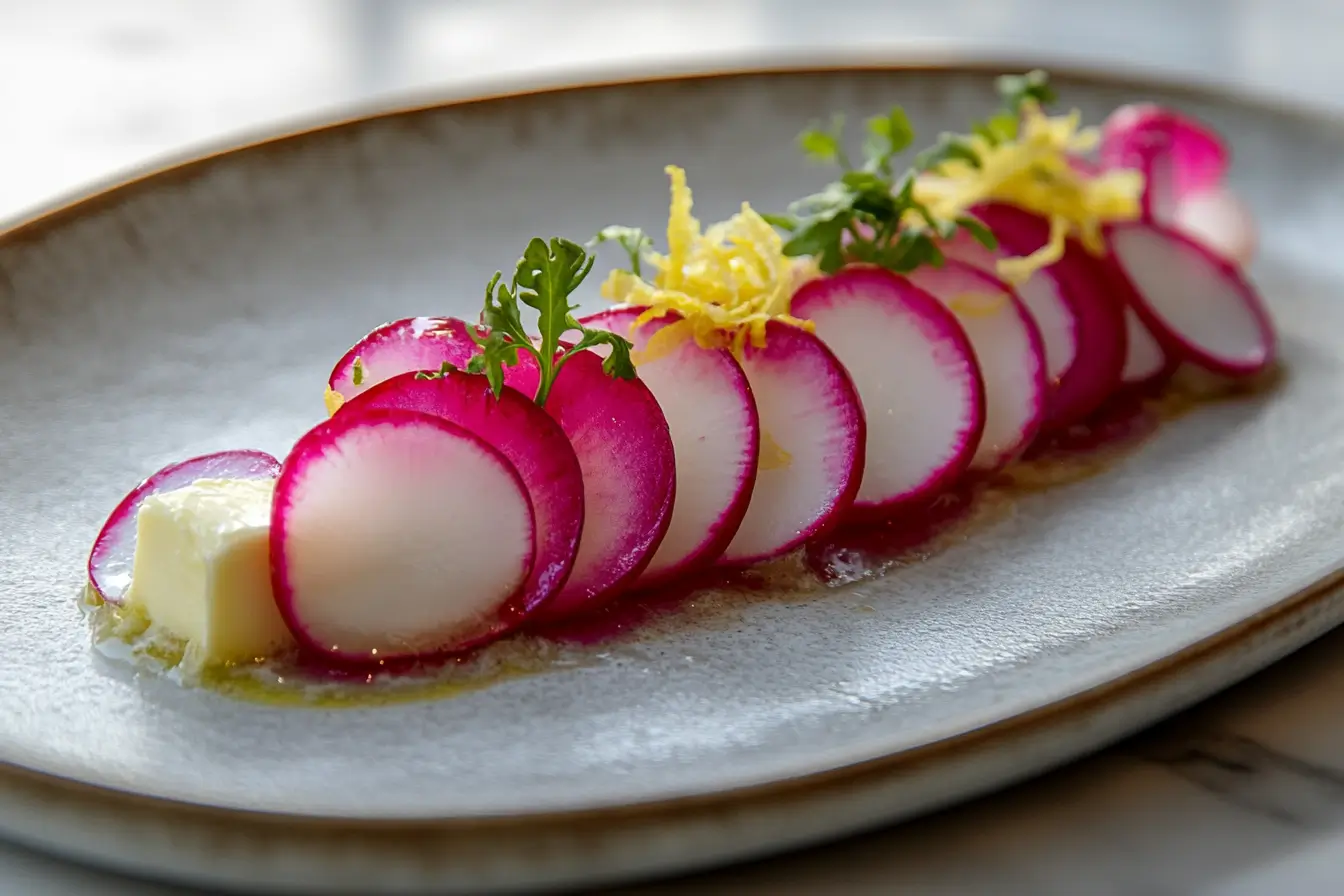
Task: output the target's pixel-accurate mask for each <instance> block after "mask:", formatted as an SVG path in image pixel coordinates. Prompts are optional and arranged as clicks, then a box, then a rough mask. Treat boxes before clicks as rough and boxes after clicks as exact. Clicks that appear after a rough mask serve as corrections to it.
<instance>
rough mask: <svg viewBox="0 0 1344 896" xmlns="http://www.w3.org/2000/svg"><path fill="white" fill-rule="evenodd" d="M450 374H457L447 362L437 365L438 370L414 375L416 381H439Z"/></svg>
mask: <svg viewBox="0 0 1344 896" xmlns="http://www.w3.org/2000/svg"><path fill="white" fill-rule="evenodd" d="M450 373H457V368H456V367H454V366H453V365H452V364H450V363H448V362H447V361H444V362H443V363H442V364H440V365H439V369H438V370H421V371H419V372H418V373H416V375H415V378H416V379H418V380H441V379H444V378H445V377H447V376H448V374H450Z"/></svg>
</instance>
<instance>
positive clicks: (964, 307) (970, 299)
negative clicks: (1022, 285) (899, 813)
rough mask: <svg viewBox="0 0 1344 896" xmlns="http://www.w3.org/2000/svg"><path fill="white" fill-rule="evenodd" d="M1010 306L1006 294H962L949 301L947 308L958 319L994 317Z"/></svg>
mask: <svg viewBox="0 0 1344 896" xmlns="http://www.w3.org/2000/svg"><path fill="white" fill-rule="evenodd" d="M1006 304H1008V296H1007V294H1006V293H1001V292H998V293H993V292H962V293H957V294H956V295H954V296H952V297H951V298H949V299H948V300H947V307H948V308H950V309H951V310H952V313H953V314H956V315H957V316H958V317H993V316H994V315H996V314H998V313H999V312H1000V311H1002V310H1003V307H1004V305H1006Z"/></svg>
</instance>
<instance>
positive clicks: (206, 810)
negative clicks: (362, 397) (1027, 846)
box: [0, 48, 1344, 835]
mask: <svg viewBox="0 0 1344 896" xmlns="http://www.w3.org/2000/svg"><path fill="white" fill-rule="evenodd" d="M842 55H843V57H844V61H841V59H840V57H841V56H842ZM891 55H892V53H891V51H890V50H888V51H885V52H879V53H877V54H871V53H870V54H864V53H859V54H855V53H854V52H852V51H849V50H845V51H843V52H835V51H821V52H817V51H808V52H805V53H801V54H796V53H788V52H774V51H771V52H768V53H765V54H760V55H759V56H758V57H753V56H752V54H746V55H744V54H733V53H723V54H715V55H714V56H713V57H710V58H709V61H708V64H707V63H706V61H705V60H704V59H694V60H689V61H686V60H681V61H673V62H667V61H662V62H660V61H656V60H655V61H652V62H644V63H630V62H624V63H615V64H612V65H604V66H595V67H592V68H586V69H574V68H570V69H565V70H564V71H563V72H560V73H558V74H559V76H558V77H557V76H556V74H549V75H548V74H547V73H532V74H523V75H505V76H495V77H488V78H482V79H479V80H472V81H463V82H460V83H458V84H456V85H453V86H449V87H448V88H447V89H444V88H443V87H438V88H433V89H430V90H423V91H421V90H417V91H406V92H403V93H402V94H399V95H398V96H395V97H392V98H383V99H380V100H374V101H371V102H362V103H358V104H353V105H352V106H347V107H345V108H346V110H347V111H346V113H344V114H335V115H334V114H331V112H330V111H325V112H323V111H320V112H317V113H314V114H311V115H302V116H292V117H290V118H288V119H286V121H285V122H282V123H280V124H269V125H263V126H260V127H252V128H246V129H243V130H241V131H234V132H231V135H226V136H224V137H222V138H219V139H216V140H210V141H204V142H202V143H201V144H199V145H193V146H189V147H187V148H186V149H183V150H181V151H178V152H174V153H170V154H168V155H166V156H164V157H162V158H160V159H159V160H157V161H153V162H150V163H148V164H147V165H144V166H139V167H136V168H132V169H130V170H125V171H121V172H116V173H113V174H112V175H110V176H108V177H107V178H103V179H99V180H97V181H94V182H93V183H91V184H89V185H86V186H84V187H81V188H76V189H74V190H72V191H69V192H67V193H65V194H62V195H60V196H58V197H56V198H54V199H53V200H51V201H50V202H48V203H45V204H43V205H41V206H39V207H37V208H36V209H33V210H30V211H28V212H27V213H25V214H23V215H22V216H21V217H19V218H18V219H16V220H13V221H0V251H3V250H6V249H9V248H12V247H16V246H20V245H23V244H25V243H28V242H32V241H36V240H40V239H42V238H43V237H44V236H46V235H47V234H48V233H50V232H53V231H56V230H59V229H60V228H62V227H63V226H68V225H69V224H72V223H75V222H77V221H79V220H80V219H82V218H85V217H87V216H89V215H93V214H97V213H98V212H99V211H101V210H103V209H104V208H106V207H108V206H111V205H114V204H116V203H118V202H121V201H124V200H126V199H130V198H133V197H134V196H135V195H137V193H138V192H139V191H149V190H154V189H157V188H159V187H162V186H164V185H169V184H172V183H174V182H176V181H178V180H179V179H186V178H190V177H194V176H198V175H201V174H204V173H206V172H207V171H208V170H209V169H210V168H211V167H212V166H213V165H215V164H220V163H223V162H226V161H228V160H230V159H232V158H234V157H236V156H239V155H243V154H249V153H265V152H268V151H272V150H275V149H280V148H283V147H286V146H289V145H292V144H294V143H297V142H300V141H302V140H305V139H309V138H313V137H319V136H323V135H327V134H330V133H333V132H337V131H340V130H342V129H345V128H355V127H361V126H365V125H368V124H371V123H375V122H378V121H387V120H395V119H399V118H405V117H410V116H415V115H418V114H423V113H432V112H436V111H441V110H445V109H451V108H456V107H464V106H474V105H480V104H486V103H495V102H507V101H511V100H517V99H526V98H529V97H542V96H558V95H563V94H573V93H581V92H588V91H595V90H602V89H607V88H616V87H640V86H648V85H657V84H673V83H679V82H708V81H725V80H736V79H746V78H754V77H769V76H796V75H837V74H838V75H844V74H864V73H875V74H882V73H887V74H891V73H914V74H918V73H945V74H946V73H961V74H980V75H992V74H997V73H1000V72H1003V71H1008V70H1017V69H1023V70H1025V69H1029V68H1037V67H1046V68H1049V69H1050V70H1051V72H1052V74H1057V75H1059V76H1061V77H1063V78H1066V79H1068V80H1071V81H1075V82H1080V83H1083V84H1087V85H1091V86H1106V87H1125V88H1132V89H1134V90H1136V91H1148V90H1153V91H1162V92H1165V93H1168V94H1176V95H1178V96H1181V97H1185V98H1189V99H1192V100H1219V101H1222V102H1229V103H1235V104H1237V105H1240V106H1243V107H1247V108H1251V109H1256V110H1259V111H1264V112H1272V113H1274V114H1277V115H1280V116H1287V117H1291V118H1297V119H1302V120H1306V121H1311V122H1315V123H1322V122H1324V123H1329V124H1333V125H1337V126H1341V127H1344V112H1334V111H1330V110H1327V109H1320V108H1313V107H1312V106H1311V105H1310V104H1306V103H1293V102H1292V101H1291V100H1289V101H1285V100H1284V99H1283V98H1280V97H1276V96H1274V95H1272V94H1261V93H1258V92H1256V91H1254V90H1250V89H1247V88H1245V87H1243V86H1240V85H1226V84H1219V83H1217V82H1216V81H1211V80H1205V79H1201V78H1198V77H1194V76H1187V75H1184V74H1181V75H1176V76H1164V75H1161V74H1157V73H1153V72H1148V71H1146V70H1143V69H1136V70H1126V69H1125V68H1124V67H1122V66H1117V65H1115V64H1111V63H1106V62H1102V63H1095V64H1093V63H1089V62H1088V61H1087V60H1083V59H1078V58H1073V57H1068V56H1063V57H1060V56H1058V54H1027V53H1022V52H1013V53H997V52H995V51H992V50H991V51H990V52H988V53H984V52H967V51H966V50H965V49H964V48H958V49H955V50H953V51H952V52H951V53H947V52H943V53H937V52H935V53H932V54H929V53H924V54H921V53H917V52H916V53H910V52H906V50H905V48H902V51H901V55H902V56H903V57H908V58H909V61H892V60H891V58H890V57H891ZM719 57H721V58H719ZM1024 60H1025V61H1024ZM286 122H287V123H286ZM6 286H8V284H7V282H6V280H5V272H4V271H3V270H0V288H4V287H6ZM1341 584H1344V566H1337V567H1334V568H1332V569H1331V571H1329V572H1327V573H1325V574H1324V575H1322V576H1321V577H1319V578H1317V579H1316V580H1315V581H1314V582H1312V583H1311V584H1309V585H1306V586H1304V587H1302V588H1300V589H1298V590H1295V591H1293V592H1291V593H1289V594H1287V595H1286V596H1284V597H1282V598H1281V599H1279V600H1278V601H1276V602H1274V603H1273V604H1271V605H1270V606H1268V607H1265V608H1263V609H1262V610H1260V611H1259V612H1257V613H1254V614H1252V615H1250V616H1246V617H1243V618H1241V619H1239V620H1237V621H1236V622H1234V623H1232V624H1230V625H1228V626H1226V627H1224V628H1222V629H1220V630H1219V631H1217V632H1214V633H1212V634H1210V635H1208V636H1206V637H1204V638H1202V639H1199V640H1197V641H1194V642H1192V643H1190V644H1189V645H1187V646H1185V647H1183V648H1181V649H1179V650H1177V651H1175V652H1173V653H1171V654H1168V655H1167V656H1165V657H1163V658H1161V659H1159V660H1156V661H1154V662H1151V663H1149V664H1147V665H1144V666H1141V667H1138V668H1135V669H1132V670H1130V671H1129V672H1127V673H1125V674H1123V675H1119V676H1117V677H1115V678H1112V679H1110V680H1108V681H1105V682H1102V683H1100V684H1098V685H1096V686H1094V687H1091V688H1088V689H1086V690H1083V691H1079V692H1076V693H1074V694H1071V695H1069V696H1067V697H1064V698H1062V699H1059V700H1055V701H1053V702H1050V703H1046V704H1042V705H1039V706H1036V707H1034V708H1032V709H1030V710H1027V711H1025V712H1021V713H1018V714H1016V715H1012V716H1007V717H1005V718H1002V719H998V720H996V721H994V722H991V723H989V724H987V725H983V726H980V727H978V728H974V729H971V730H968V731H964V732H961V733H958V734H953V735H950V736H947V737H943V738H940V739H938V740H934V741H929V742H927V743H923V744H919V745H918V746H914V747H910V748H907V749H902V750H897V751H895V752H891V753H886V754H883V755H880V756H874V757H870V758H866V759H861V760H856V761H852V762H845V763H842V764H839V765H836V766H833V767H831V768H827V769H823V770H820V771H813V772H807V773H803V774H798V775H792V776H781V777H778V778H775V779H772V780H768V781H762V782H756V783H748V784H743V785H740V786H732V787H724V788H719V789H716V790H712V791H707V792H704V793H697V794H686V795H680V796H671V797H654V798H649V799H642V800H635V801H630V802H623V803H616V804H609V805H599V806H590V807H582V808H575V809H556V810H543V811H528V810H522V811H517V812H501V813H494V814H479V815H476V814H473V815H469V816H451V815H407V816H383V817H359V816H339V815H317V814H306V813H297V812H295V813H290V812H277V811H267V810H259V809H246V808H239V807H229V806H219V805H211V804H208V803H197V802H190V801H187V800H181V799H174V798H171V797H163V796H153V795H149V794H146V793H143V792H138V791H135V790H133V789H129V788H125V789H123V788H118V787H115V786H111V785H104V784H95V783H92V782H89V781H85V780H80V779H77V778H73V777H66V776H62V775H59V774H53V773H48V772H42V771H37V770H34V769H31V768H27V767H25V766H22V765H19V764H16V763H12V762H9V761H5V760H0V784H3V786H4V787H10V786H14V787H30V788H31V787H34V786H41V787H48V788H55V789H56V790H57V791H58V792H60V793H62V794H63V795H64V796H66V797H68V798H71V799H84V800H90V801H97V802H103V803H106V802H108V801H114V802H121V803H122V804H127V805H130V804H133V805H134V807H136V808H138V809H141V810H154V811H156V812H159V813H168V814H172V815H176V816H179V817H186V818H191V819H194V820H196V821H198V822H200V821H206V822H229V823H235V824H243V825H247V826H252V827H256V826H258V825H262V826H266V827H269V826H271V825H274V824H284V825H301V826H303V827H304V828H305V829H306V830H309V831H313V832H317V831H321V832H325V833H330V834H333V835H339V834H342V833H358V832H363V833H375V832H376V833H380V834H381V833H386V832H397V833H405V834H413V833H416V832H420V833H429V832H436V833H437V832H443V831H454V830H473V831H474V830H498V829H504V828H507V827H517V826H520V825H527V826H552V825H564V824H568V823H575V822H582V823H598V822H611V821H618V820H622V819H634V818H640V819H649V818H656V817H659V816H669V815H675V814H678V813H682V812H685V811H689V810H702V811H703V810H705V809H712V808H714V807H716V806H725V805H728V804H731V803H735V802H741V801H747V800H760V799H770V798H784V797H789V796H794V795H796V794H798V793H799V792H801V791H806V790H813V789H819V788H824V787H834V786H844V785H847V784H852V783H855V782H859V781H862V780H864V779H866V778H871V777H873V776H876V775H890V774H898V773H900V771H901V770H902V769H904V768H909V767H918V766H922V765H925V764H927V763H929V762H931V761H944V762H948V761H952V760H954V759H956V758H957V757H959V756H963V755H970V754H974V753H976V752H977V751H980V750H984V749H986V748H987V747H989V746H990V745H992V744H993V743H994V742H996V741H1008V740H1012V739H1015V738H1023V737H1027V736H1029V735H1031V734H1032V733H1033V732H1037V731H1038V730H1040V729H1045V728H1049V727H1050V726H1051V725H1052V724H1053V723H1054V722H1056V721H1057V720H1058V719H1060V718H1063V717H1066V716H1073V715H1078V714H1085V713H1087V712H1088V711H1089V710H1091V709H1094V708H1095V707H1098V706H1105V705H1108V704H1111V703H1115V702H1120V701H1121V700H1123V699H1124V698H1125V697H1129V696H1133V695H1135V694H1137V693H1138V692H1140V691H1143V690H1148V689H1152V688H1156V687H1158V686H1160V685H1161V684H1162V683H1163V682H1165V681H1168V680H1170V679H1173V678H1176V677H1179V676H1180V675H1181V674H1182V672H1183V671H1184V670H1186V669H1187V668H1190V667H1192V666H1199V665H1201V664H1203V663H1207V662H1210V661H1213V660H1216V659H1217V658H1219V657H1221V656H1223V655H1225V654H1227V653H1230V652H1232V651H1234V650H1235V649H1236V648H1237V647H1238V646H1239V645H1241V644H1242V643H1243V642H1246V641H1248V640H1252V639H1254V638H1255V637H1256V635H1257V634H1259V633H1262V632H1265V631H1272V630H1275V629H1276V628H1279V627H1282V626H1284V625H1286V624H1288V623H1290V622H1291V620H1292V619H1294V618H1296V617H1299V616H1303V615H1304V614H1306V613H1307V612H1309V611H1310V610H1311V609H1312V608H1313V607H1315V606H1316V605H1317V604H1321V603H1325V602H1326V601H1327V599H1328V598H1329V597H1330V596H1331V593H1332V592H1333V591H1334V590H1335V589H1336V587H1337V586H1339V585H1341ZM1336 624H1338V623H1336ZM1331 627H1333V626H1331ZM1313 637H1315V636H1313ZM1304 643H1305V642H1304ZM1301 646H1303V645H1302V644H1298V645H1296V646H1295V647H1293V648H1292V649H1294V650H1295V649H1297V648H1298V647H1301ZM1272 661H1273V660H1270V662H1272ZM1260 665H1261V666H1263V665H1265V664H1260ZM1257 668H1259V667H1257ZM1233 683H1234V682H1233V681H1228V682H1227V683H1226V685H1224V686H1230V685H1231V684H1233ZM1220 689H1221V688H1220ZM1192 702H1193V701H1192ZM1187 705H1188V704H1187Z"/></svg>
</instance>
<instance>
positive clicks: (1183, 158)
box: [1098, 103, 1230, 222]
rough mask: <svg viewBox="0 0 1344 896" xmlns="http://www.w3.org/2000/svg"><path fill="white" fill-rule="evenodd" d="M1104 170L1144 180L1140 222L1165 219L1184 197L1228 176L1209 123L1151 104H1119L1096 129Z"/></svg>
mask: <svg viewBox="0 0 1344 896" xmlns="http://www.w3.org/2000/svg"><path fill="white" fill-rule="evenodd" d="M1098 156H1099V158H1100V160H1101V164H1102V166H1103V167H1105V168H1130V169H1133V170H1135V171H1138V172H1140V173H1141V174H1142V175H1143V176H1144V194H1143V213H1144V217H1145V219H1148V220H1157V221H1159V222H1166V221H1170V219H1171V216H1172V215H1173V214H1174V213H1175V210H1176V206H1177V204H1178V203H1180V202H1181V201H1182V200H1184V199H1185V198H1186V197H1188V196H1191V195H1194V194H1197V193H1202V192H1204V191H1206V190H1210V189H1213V188H1215V187H1217V186H1218V185H1219V184H1221V183H1222V181H1223V178H1224V177H1225V176H1226V174H1227V169H1228V164H1229V159H1230V153H1229V152H1228V149H1227V145H1226V144H1225V143H1224V142H1223V140H1222V138H1221V137H1219V136H1218V134H1217V132H1215V131H1214V130H1213V129H1212V128H1210V127H1209V126H1208V125H1206V124H1204V123H1203V122H1201V121H1198V120H1197V119H1195V118H1193V117H1191V116H1188V115H1183V114H1181V113H1179V112H1176V111H1175V110H1173V109H1169V108H1166V107H1163V106H1158V105H1155V104H1153V103H1137V104H1134V105H1128V106H1121V107H1119V108H1118V109H1116V110H1115V111H1114V112H1112V113H1111V114H1110V115H1109V116H1108V117H1107V119H1106V121H1105V122H1104V123H1103V124H1102V127H1101V145H1100V147H1099V149H1098Z"/></svg>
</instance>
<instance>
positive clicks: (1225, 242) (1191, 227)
mask: <svg viewBox="0 0 1344 896" xmlns="http://www.w3.org/2000/svg"><path fill="white" fill-rule="evenodd" d="M1171 225H1172V226H1173V227H1175V228H1177V229H1178V230H1180V231H1181V232H1182V233H1185V234H1187V235H1189V236H1191V237H1194V238H1195V239H1196V240H1198V241H1199V242H1201V243H1203V244H1204V245H1205V246H1207V247H1208V248H1210V249H1212V250H1213V251H1215V252H1217V253H1218V254H1219V255H1221V256H1223V257H1224V258H1227V259H1229V260H1231V261H1234V262H1236V263H1237V264H1239V265H1241V266H1243V267H1245V266H1246V265H1249V264H1250V263H1251V261H1252V260H1253V259H1254V258H1255V251H1256V247H1257V241H1258V237H1257V235H1256V226H1255V216H1254V215H1252V214H1251V210H1250V209H1249V208H1247V207H1246V204H1245V203H1244V202H1242V201H1241V200H1240V199H1239V198H1237V196H1236V194H1235V193H1233V192H1232V191H1231V190H1228V189H1226V188H1223V187H1216V188H1214V189H1210V190H1205V191H1203V192H1200V193H1194V194H1192V195H1190V196H1186V197H1185V198H1184V199H1182V200H1181V201H1180V203H1179V204H1178V205H1177V206H1176V210H1175V212H1174V214H1173V215H1172V218H1171Z"/></svg>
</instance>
